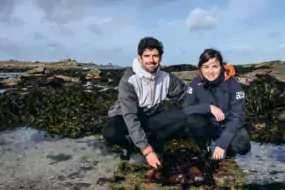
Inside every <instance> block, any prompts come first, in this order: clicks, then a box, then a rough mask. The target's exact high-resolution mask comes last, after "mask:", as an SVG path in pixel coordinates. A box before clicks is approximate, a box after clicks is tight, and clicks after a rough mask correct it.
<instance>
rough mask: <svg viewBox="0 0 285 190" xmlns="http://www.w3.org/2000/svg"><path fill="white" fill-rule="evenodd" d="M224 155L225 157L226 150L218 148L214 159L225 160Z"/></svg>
mask: <svg viewBox="0 0 285 190" xmlns="http://www.w3.org/2000/svg"><path fill="white" fill-rule="evenodd" d="M224 155H225V150H224V149H222V148H220V147H218V146H216V148H215V150H214V153H213V156H212V157H213V159H217V160H220V159H223V158H224Z"/></svg>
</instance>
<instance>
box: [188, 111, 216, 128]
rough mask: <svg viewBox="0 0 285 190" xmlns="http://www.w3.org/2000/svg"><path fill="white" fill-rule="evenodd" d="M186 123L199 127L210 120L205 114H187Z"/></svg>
mask: <svg viewBox="0 0 285 190" xmlns="http://www.w3.org/2000/svg"><path fill="white" fill-rule="evenodd" d="M186 123H187V124H188V125H191V126H193V127H195V128H200V127H206V126H208V125H210V124H211V121H210V118H209V117H207V116H206V115H198V114H192V115H188V116H187V119H186Z"/></svg>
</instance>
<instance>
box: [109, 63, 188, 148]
mask: <svg viewBox="0 0 285 190" xmlns="http://www.w3.org/2000/svg"><path fill="white" fill-rule="evenodd" d="M186 92H187V85H185V84H184V83H183V82H182V81H181V80H180V79H178V78H177V77H176V76H175V75H173V74H171V73H167V72H164V71H161V70H160V69H159V68H158V69H157V71H156V73H154V74H151V73H149V72H147V71H145V70H144V69H143V68H142V65H141V63H140V62H139V61H138V59H134V61H133V65H132V69H128V70H126V72H125V74H124V75H123V77H122V78H121V80H120V83H119V87H118V99H117V101H116V102H115V104H114V105H113V106H112V107H111V108H110V110H109V112H108V116H109V117H112V116H115V115H122V116H123V118H124V121H125V123H126V126H127V128H128V132H129V135H130V138H131V139H132V141H133V142H134V144H135V145H136V146H137V147H138V148H140V149H141V151H143V150H144V149H145V148H146V147H148V146H149V143H148V140H147V137H146V133H145V131H144V129H143V128H142V126H141V122H140V120H139V114H140V113H143V114H145V115H146V116H148V117H151V115H153V114H154V113H155V112H156V111H158V110H159V109H160V108H161V105H162V102H163V101H164V100H167V99H168V100H169V99H171V100H177V101H178V100H181V99H183V97H184V95H185V94H186Z"/></svg>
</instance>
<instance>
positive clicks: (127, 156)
mask: <svg viewBox="0 0 285 190" xmlns="http://www.w3.org/2000/svg"><path fill="white" fill-rule="evenodd" d="M133 152H134V150H133V149H123V153H122V154H121V155H120V158H121V160H130V158H131V155H132V153H133Z"/></svg>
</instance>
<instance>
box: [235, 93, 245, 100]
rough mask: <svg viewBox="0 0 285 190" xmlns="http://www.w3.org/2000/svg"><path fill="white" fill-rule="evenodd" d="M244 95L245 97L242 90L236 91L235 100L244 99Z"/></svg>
mask: <svg viewBox="0 0 285 190" xmlns="http://www.w3.org/2000/svg"><path fill="white" fill-rule="evenodd" d="M244 97H245V93H244V91H239V92H236V99H237V100H240V99H244Z"/></svg>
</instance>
